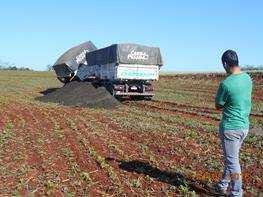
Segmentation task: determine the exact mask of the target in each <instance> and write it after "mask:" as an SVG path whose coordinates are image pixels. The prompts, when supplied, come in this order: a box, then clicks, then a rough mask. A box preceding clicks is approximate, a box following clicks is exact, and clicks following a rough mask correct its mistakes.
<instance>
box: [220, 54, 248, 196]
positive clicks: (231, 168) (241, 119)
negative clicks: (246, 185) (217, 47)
mask: <svg viewBox="0 0 263 197" xmlns="http://www.w3.org/2000/svg"><path fill="white" fill-rule="evenodd" d="M222 63H223V66H224V68H225V70H226V72H227V74H228V76H227V77H226V79H225V80H223V81H222V82H221V83H220V86H219V88H218V91H217V94H216V98H215V106H216V108H217V109H222V110H223V116H222V120H221V122H220V125H219V133H220V139H221V144H222V148H223V152H224V173H223V177H222V179H221V180H220V182H219V183H218V184H217V189H218V190H219V192H220V193H222V194H227V190H228V191H230V196H242V177H241V168H240V164H239V150H240V148H241V144H242V142H243V140H244V139H245V137H246V136H247V133H248V130H249V114H250V111H251V93H252V80H251V78H250V76H249V75H248V74H247V73H244V72H242V71H241V69H240V67H239V62H238V56H237V54H236V52H235V51H232V50H227V51H226V52H224V54H223V56H222Z"/></svg>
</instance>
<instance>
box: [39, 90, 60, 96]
mask: <svg viewBox="0 0 263 197" xmlns="http://www.w3.org/2000/svg"><path fill="white" fill-rule="evenodd" d="M58 89H60V88H48V89H46V90H43V91H41V92H39V93H40V94H43V95H47V94H49V93H52V92H55V91H56V90H58Z"/></svg>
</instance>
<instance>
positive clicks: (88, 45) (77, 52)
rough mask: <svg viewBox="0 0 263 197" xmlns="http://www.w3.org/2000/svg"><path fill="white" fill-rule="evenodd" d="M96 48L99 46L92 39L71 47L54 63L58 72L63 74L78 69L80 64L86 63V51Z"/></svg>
mask: <svg viewBox="0 0 263 197" xmlns="http://www.w3.org/2000/svg"><path fill="white" fill-rule="evenodd" d="M96 49H97V47H96V46H95V45H94V44H93V43H92V42H91V41H87V42H84V43H82V44H80V45H77V46H75V47H73V48H71V49H69V50H68V51H66V52H65V53H64V54H63V55H61V56H60V58H59V59H58V60H57V61H56V63H55V64H54V65H53V68H54V70H55V72H56V74H57V75H58V76H63V75H68V74H69V73H71V72H74V71H76V70H77V69H78V67H79V65H81V64H85V63H86V53H87V52H90V51H94V50H96Z"/></svg>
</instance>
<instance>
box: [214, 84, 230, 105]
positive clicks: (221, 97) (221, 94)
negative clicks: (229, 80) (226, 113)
mask: <svg viewBox="0 0 263 197" xmlns="http://www.w3.org/2000/svg"><path fill="white" fill-rule="evenodd" d="M227 97H228V91H227V88H226V86H225V85H224V84H223V83H220V85H219V88H218V90H217V93H216V98H215V108H216V109H217V110H220V109H222V108H223V107H224V105H225V103H226V101H227Z"/></svg>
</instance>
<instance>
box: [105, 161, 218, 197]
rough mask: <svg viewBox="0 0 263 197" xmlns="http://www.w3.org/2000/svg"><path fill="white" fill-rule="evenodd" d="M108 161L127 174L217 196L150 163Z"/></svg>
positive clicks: (177, 174) (199, 182)
mask: <svg viewBox="0 0 263 197" xmlns="http://www.w3.org/2000/svg"><path fill="white" fill-rule="evenodd" d="M107 161H115V162H118V166H119V168H120V169H122V170H125V171H127V172H136V173H138V174H144V175H148V176H150V177H151V178H154V179H155V180H157V181H160V182H164V183H167V184H170V185H172V186H175V187H177V188H179V187H180V186H184V187H188V189H189V190H190V191H195V192H196V193H197V194H200V195H205V196H206V195H209V196H217V193H215V191H214V190H213V188H211V187H209V186H208V185H207V184H206V183H204V182H202V181H199V180H191V179H189V178H187V177H185V176H184V175H183V174H181V173H179V172H169V171H164V170H160V169H158V168H157V167H154V166H152V165H150V164H149V163H148V162H144V161H139V160H133V161H124V160H116V159H114V158H107Z"/></svg>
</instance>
